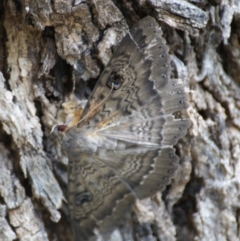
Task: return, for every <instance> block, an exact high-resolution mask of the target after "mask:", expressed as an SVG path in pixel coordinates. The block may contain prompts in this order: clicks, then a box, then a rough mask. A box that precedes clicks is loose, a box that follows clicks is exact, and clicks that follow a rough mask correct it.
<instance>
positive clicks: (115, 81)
mask: <svg viewBox="0 0 240 241" xmlns="http://www.w3.org/2000/svg"><path fill="white" fill-rule="evenodd" d="M122 83H123V77H122V76H121V75H120V74H119V73H117V72H112V73H111V75H110V77H109V78H108V80H107V85H108V86H109V87H110V88H112V89H114V90H117V89H119V88H120V87H121V86H122Z"/></svg>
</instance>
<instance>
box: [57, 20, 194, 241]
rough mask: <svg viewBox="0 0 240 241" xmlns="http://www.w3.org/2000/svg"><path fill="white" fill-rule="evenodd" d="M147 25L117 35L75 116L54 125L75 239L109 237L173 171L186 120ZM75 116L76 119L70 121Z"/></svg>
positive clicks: (179, 93)
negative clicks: (134, 206) (65, 168)
mask: <svg viewBox="0 0 240 241" xmlns="http://www.w3.org/2000/svg"><path fill="white" fill-rule="evenodd" d="M170 71H171V67H170V56H169V54H168V47H167V46H166V43H165V40H164V39H163V38H162V31H161V29H160V27H159V26H158V24H157V22H156V21H155V19H153V18H152V17H146V18H144V19H142V20H141V21H139V22H138V23H137V24H136V25H135V26H134V27H133V28H132V29H131V30H130V32H129V33H128V34H127V35H126V36H125V37H124V39H123V40H122V42H121V43H120V45H119V47H118V48H117V49H116V51H115V53H114V55H113V57H112V59H111V60H110V62H109V63H108V65H107V67H106V69H105V70H104V72H103V73H102V75H101V77H100V79H99V81H98V83H97V84H96V86H95V88H94V90H93V92H92V95H91V97H90V99H89V101H88V102H87V104H86V106H85V108H84V109H83V111H80V112H79V110H76V112H77V113H78V115H75V117H72V120H70V121H69V122H68V124H67V125H66V126H62V125H61V128H60V127H59V129H58V130H59V132H61V136H62V145H63V148H64V150H65V151H66V153H67V155H68V157H69V170H68V175H69V183H68V204H69V210H70V216H71V225H72V229H73V233H74V238H75V240H76V241H80V240H81V241H87V240H90V239H91V237H92V236H93V235H94V229H95V228H96V229H98V230H99V231H100V233H103V234H104V233H107V232H111V231H112V230H113V228H114V226H115V225H117V224H118V223H119V220H121V218H124V213H126V212H128V211H129V209H130V207H131V206H132V204H133V203H134V202H135V200H136V198H139V199H142V198H145V197H148V196H150V195H152V194H154V193H155V192H156V191H160V190H163V189H164V188H165V186H166V185H167V184H169V183H170V181H171V178H172V177H173V176H174V173H175V171H176V169H177V168H178V157H177V156H176V154H175V149H174V148H173V145H175V144H176V143H177V141H178V140H179V139H180V138H181V137H182V136H184V135H185V133H186V129H187V128H188V127H189V124H190V123H189V120H187V119H175V118H174V115H173V114H174V113H175V112H179V111H181V110H183V109H186V108H187V95H186V93H185V92H184V86H183V83H182V82H181V81H180V80H173V79H171V78H170ZM76 117H77V118H76Z"/></svg>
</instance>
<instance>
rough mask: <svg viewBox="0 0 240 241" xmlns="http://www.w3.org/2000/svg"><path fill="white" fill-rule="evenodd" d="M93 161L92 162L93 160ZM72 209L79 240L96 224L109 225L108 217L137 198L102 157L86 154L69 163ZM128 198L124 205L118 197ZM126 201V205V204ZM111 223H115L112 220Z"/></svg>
mask: <svg viewBox="0 0 240 241" xmlns="http://www.w3.org/2000/svg"><path fill="white" fill-rule="evenodd" d="M90 160H91V161H90ZM68 190H69V193H68V202H69V211H70V213H71V216H72V218H73V220H72V222H71V223H72V227H73V230H74V237H75V239H76V240H88V238H89V237H90V236H92V235H93V230H94V227H96V226H100V225H104V226H105V227H106V226H107V225H109V224H108V223H107V222H106V221H108V220H107V219H106V220H105V218H106V217H108V216H111V214H113V209H112V208H111V207H114V208H115V210H116V209H117V208H118V209H119V208H120V209H121V210H124V209H125V208H126V207H128V206H129V205H131V204H132V203H133V202H134V200H135V194H134V193H132V190H131V189H130V188H129V186H128V185H125V184H123V182H122V181H121V180H120V179H119V178H118V177H117V176H116V174H115V172H114V171H113V170H111V169H110V168H108V167H107V165H106V164H104V163H103V162H102V161H101V160H99V159H96V158H94V156H89V154H83V155H82V156H81V159H77V160H76V159H75V160H74V161H72V160H70V162H69V186H68ZM123 197H124V198H125V203H124V205H122V204H121V202H118V200H121V199H123ZM125 204H126V205H125ZM111 224H112V223H111Z"/></svg>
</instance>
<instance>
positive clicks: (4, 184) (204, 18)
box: [0, 0, 240, 241]
mask: <svg viewBox="0 0 240 241" xmlns="http://www.w3.org/2000/svg"><path fill="white" fill-rule="evenodd" d="M147 15H151V16H154V17H155V18H156V19H157V20H158V21H159V24H160V25H161V27H162V29H163V32H164V35H165V36H164V37H165V38H166V40H167V43H168V45H169V48H170V50H171V54H172V60H173V61H172V62H173V66H174V70H175V75H176V76H178V77H181V78H183V77H184V78H186V79H188V84H189V89H190V92H189V99H190V107H189V109H188V116H189V118H190V119H191V121H192V127H191V128H190V129H189V131H188V135H187V136H186V137H185V138H184V139H183V140H181V141H180V143H179V144H178V145H177V147H176V148H177V153H178V155H179V156H180V158H181V159H180V164H181V165H180V169H179V172H178V174H177V176H176V178H175V179H174V180H173V182H172V184H171V185H170V186H169V187H168V188H167V189H166V191H164V193H162V194H161V193H159V194H158V195H156V196H154V197H153V198H148V199H146V200H143V201H138V202H137V204H136V206H135V208H134V211H133V212H132V213H131V218H130V219H129V222H128V223H126V225H125V226H124V227H121V228H119V229H116V231H115V232H114V233H113V234H112V238H111V240H112V241H120V240H129V241H133V240H138V241H157V240H163V241H175V240H178V241H188V240H189V241H191V240H195V241H205V240H206V241H212V240H213V241H215V240H216V241H235V240H240V196H239V193H240V110H239V109H240V87H239V84H240V81H239V76H240V52H239V50H240V2H239V1H238V0H211V1H207V0H193V1H188V2H187V1H184V0H179V1H174V0H140V1H135V0H120V1H114V0H86V1H82V0H74V1H72V0H71V1H70V0H53V1H50V0H34V1H28V0H3V1H0V36H1V38H0V71H1V73H0V123H1V125H0V240H3V241H10V240H15V239H18V240H30V241H32V240H38V241H40V240H41V241H43V240H61V241H66V240H72V237H71V230H70V227H69V223H68V214H67V208H66V201H65V199H66V198H65V197H66V183H67V174H66V170H67V157H66V156H65V154H64V153H63V152H62V150H61V146H60V144H59V143H58V141H57V139H56V137H55V136H53V135H50V132H51V128H52V126H53V125H54V124H58V123H59V122H61V114H59V113H60V112H61V111H60V109H61V104H62V103H63V101H64V100H65V98H66V96H67V95H68V94H69V93H71V92H72V91H73V90H74V89H75V94H76V95H77V96H78V97H79V98H81V99H83V100H84V99H86V98H87V97H88V96H89V93H90V91H91V89H92V87H93V86H94V84H95V83H96V80H97V78H98V77H99V75H100V73H101V71H102V70H103V68H104V66H105V65H106V64H107V62H108V60H109V59H110V57H111V55H112V51H113V49H114V47H115V46H117V45H118V43H119V42H120V41H121V39H122V37H123V36H124V35H125V33H126V32H127V31H128V28H129V26H132V25H133V23H134V22H136V21H137V20H139V19H140V18H143V17H144V16H147ZM99 240H101V238H100V237H99Z"/></svg>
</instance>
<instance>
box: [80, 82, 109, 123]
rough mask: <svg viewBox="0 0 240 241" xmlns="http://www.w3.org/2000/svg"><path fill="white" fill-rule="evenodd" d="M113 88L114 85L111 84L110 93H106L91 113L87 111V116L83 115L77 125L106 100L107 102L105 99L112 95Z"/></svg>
mask: <svg viewBox="0 0 240 241" xmlns="http://www.w3.org/2000/svg"><path fill="white" fill-rule="evenodd" d="M113 87H114V85H113V84H112V88H111V90H110V92H109V93H108V95H107V96H106V97H105V98H104V99H103V100H102V101H101V102H100V103H99V104H98V105H97V106H95V107H94V108H93V109H92V110H91V111H89V112H88V113H87V115H85V116H84V117H83V118H82V119H81V120H80V121H79V122H78V123H77V125H79V124H80V123H81V122H82V121H83V120H84V119H85V118H87V117H88V116H89V115H90V114H91V113H92V112H93V111H94V110H95V109H97V108H98V107H99V106H101V105H102V104H103V103H104V102H105V101H106V100H107V98H108V97H109V96H110V95H111V93H112V91H113Z"/></svg>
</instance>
